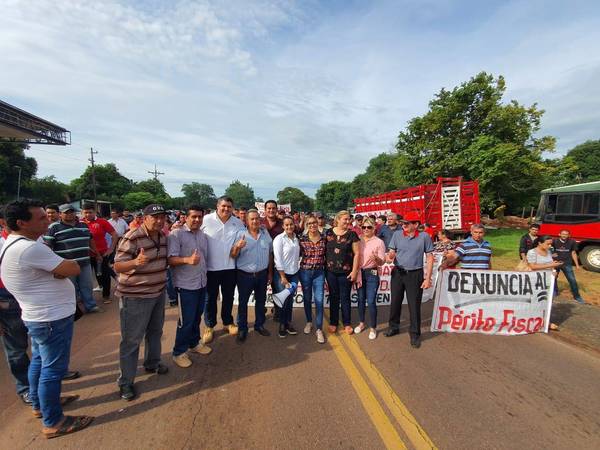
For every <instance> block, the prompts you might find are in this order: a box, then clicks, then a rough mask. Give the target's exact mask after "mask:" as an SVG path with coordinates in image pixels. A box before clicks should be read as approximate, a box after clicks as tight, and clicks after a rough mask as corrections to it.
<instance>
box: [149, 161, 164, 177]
mask: <svg viewBox="0 0 600 450" xmlns="http://www.w3.org/2000/svg"><path fill="white" fill-rule="evenodd" d="M148 173H149V174H150V175H154V181H158V176H159V175H164V174H165V173H164V172H159V171H158V169H157V168H156V164H154V170H153V171H152V170H148Z"/></svg>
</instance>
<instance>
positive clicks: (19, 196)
mask: <svg viewBox="0 0 600 450" xmlns="http://www.w3.org/2000/svg"><path fill="white" fill-rule="evenodd" d="M14 167H15V168H16V169H19V180H18V181H17V201H19V200H21V166H14Z"/></svg>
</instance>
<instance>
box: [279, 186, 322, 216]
mask: <svg viewBox="0 0 600 450" xmlns="http://www.w3.org/2000/svg"><path fill="white" fill-rule="evenodd" d="M277 203H280V204H285V203H291V204H292V209H294V210H296V211H304V212H310V211H312V210H313V209H314V202H313V200H312V199H311V198H310V197H309V196H308V195H306V194H305V193H304V192H302V191H301V190H300V189H298V188H295V187H289V186H288V187H284V188H283V189H282V190H280V191H279V192H278V193H277Z"/></svg>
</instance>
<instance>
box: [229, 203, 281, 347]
mask: <svg viewBox="0 0 600 450" xmlns="http://www.w3.org/2000/svg"><path fill="white" fill-rule="evenodd" d="M246 221H247V226H248V228H247V229H243V230H240V231H238V233H237V236H236V243H235V244H234V245H233V247H232V248H231V252H230V256H231V257H232V258H235V259H236V266H237V273H236V279H237V288H238V294H239V305H238V316H237V325H238V334H237V337H236V341H237V343H238V344H243V343H244V342H245V341H246V338H247V337H248V300H249V299H250V295H252V293H254V302H255V303H254V313H255V320H254V330H255V331H256V332H257V333H258V334H260V335H261V336H270V335H271V333H270V332H269V330H267V329H266V328H265V302H266V300H267V284H269V283H270V282H271V280H272V279H273V240H272V239H271V236H269V232H268V231H267V230H266V229H264V228H262V227H261V226H260V215H259V213H258V211H257V210H256V209H250V210H249V211H248V214H247V217H246Z"/></svg>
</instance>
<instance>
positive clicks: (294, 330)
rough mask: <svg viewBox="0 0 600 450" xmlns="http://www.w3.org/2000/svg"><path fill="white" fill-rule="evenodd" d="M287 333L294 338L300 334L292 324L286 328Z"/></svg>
mask: <svg viewBox="0 0 600 450" xmlns="http://www.w3.org/2000/svg"><path fill="white" fill-rule="evenodd" d="M285 331H287V334H291V335H292V336H296V335H297V334H298V332H297V331H296V329H295V328H294V327H293V326H292V324H289V325H288V326H287V327H286V328H285Z"/></svg>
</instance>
